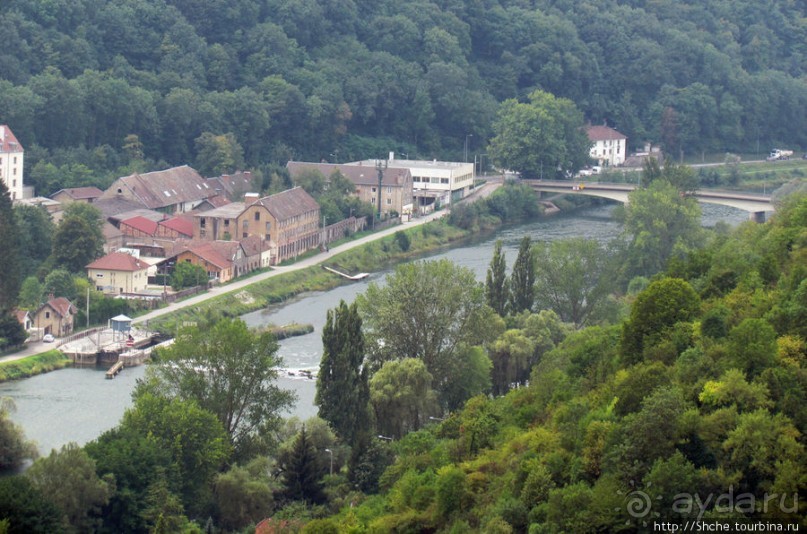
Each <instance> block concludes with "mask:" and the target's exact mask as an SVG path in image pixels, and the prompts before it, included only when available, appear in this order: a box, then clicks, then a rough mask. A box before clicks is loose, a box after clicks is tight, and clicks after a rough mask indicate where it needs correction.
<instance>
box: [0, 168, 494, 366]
mask: <svg viewBox="0 0 807 534" xmlns="http://www.w3.org/2000/svg"><path fill="white" fill-rule="evenodd" d="M501 185H502V184H501V181H500V180H495V179H492V180H489V181H488V182H487V183H485V184H484V185H483V186H482V187H478V188H477V189H476V190H474V191H473V192H472V193H471V194H470V195H468V196H467V197H465V198H464V199H462V201H461V202H474V201H476V200H478V199H481V198H485V197H487V196H488V195H490V194H491V193H492V192H493V191H495V190H496V189H498V188H499V187H500V186H501ZM447 214H448V212H447V211H438V212H435V213H431V214H429V215H425V216H423V217H418V218H416V219H412V220H410V221H409V222H406V223H403V224H399V225H395V226H391V227H389V228H386V229H384V230H381V231H378V232H375V233H372V234H370V235H367V236H364V237H362V238H360V239H356V240H354V241H349V242H347V243H343V244H341V245H339V246H338V247H334V248H332V249H330V250H329V251H327V252H320V253H319V254H316V255H314V256H311V257H309V258H305V259H303V260H300V261H298V262H296V263H293V264H291V265H286V266H282V267H280V266H275V267H273V268H272V270H271V271H267V272H265V273H261V274H258V275H255V276H251V277H249V278H245V279H243V280H236V281H235V282H232V283H229V284H226V285H223V286H215V287H213V288H211V289H210V290H208V291H207V292H206V293H202V294H200V295H197V296H195V297H191V298H189V299H185V300H183V301H180V302H173V303H171V304H169V305H168V306H166V307H164V308H160V309H157V310H154V311H152V312H149V313H147V314H145V315H141V316H140V317H137V318H136V319H134V320H133V321H132V322H133V323H134V324H141V323H144V322H146V321H150V320H153V319H156V318H157V317H162V316H163V315H165V314H168V313H173V312H176V311H177V310H181V309H182V308H185V307H187V306H195V305H196V304H199V303H201V302H204V301H206V300H208V299H211V298H213V297H217V296H219V295H225V294H227V293H232V292H234V291H238V290H241V289H243V288H245V287H247V286H249V285H252V284H255V283H257V282H261V281H263V280H266V279H269V278H272V277H274V276H278V275H281V274H284V273H290V272H294V271H299V270H301V269H306V268H308V267H311V266H314V265H319V264H320V263H323V262H326V261H328V260H329V259H331V258H332V257H333V256H336V255H337V254H341V253H342V252H346V251H348V250H352V249H354V248H356V247H360V246H362V245H364V244H366V243H370V242H372V241H375V240H377V239H381V238H383V237H386V236H388V235H391V234H394V233H395V232H397V231H399V230H405V229H406V228H411V227H414V226H420V225H421V224H426V223H427V222H431V221H434V220H436V219H439V218H441V217H444V216H445V215H447ZM56 346H57V344H56V343H44V342H42V341H37V342H34V343H29V344H27V345H26V347H25V348H24V349H23V350H21V351H19V352H16V353H14V354H11V355H8V356H4V357H2V358H0V363H2V362H8V361H13V360H19V359H21V358H25V357H28V356H33V355H35V354H41V353H43V352H47V351H49V350H52V349H54V348H55V347H56Z"/></svg>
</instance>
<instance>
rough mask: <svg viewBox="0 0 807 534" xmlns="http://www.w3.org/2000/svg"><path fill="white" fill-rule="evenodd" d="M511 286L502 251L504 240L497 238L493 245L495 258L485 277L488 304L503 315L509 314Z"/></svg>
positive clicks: (491, 261)
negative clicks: (508, 305) (508, 304)
mask: <svg viewBox="0 0 807 534" xmlns="http://www.w3.org/2000/svg"><path fill="white" fill-rule="evenodd" d="M509 293H510V286H509V285H508V283H507V262H506V261H505V258H504V254H503V253H502V241H501V239H499V240H496V244H495V245H494V247H493V258H492V259H491V260H490V267H488V274H487V277H486V278H485V299H486V300H487V302H488V306H490V307H491V308H493V310H494V311H495V312H496V313H498V314H499V315H500V316H501V317H504V316H505V315H506V314H507V301H508V300H509Z"/></svg>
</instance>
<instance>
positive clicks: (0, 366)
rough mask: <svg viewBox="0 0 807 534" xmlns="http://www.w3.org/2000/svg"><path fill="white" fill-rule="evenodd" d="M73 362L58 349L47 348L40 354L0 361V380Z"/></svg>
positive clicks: (36, 373)
mask: <svg viewBox="0 0 807 534" xmlns="http://www.w3.org/2000/svg"><path fill="white" fill-rule="evenodd" d="M72 364H73V362H72V361H71V360H70V358H68V357H67V356H65V355H64V353H62V352H61V351H59V350H56V349H54V350H49V351H48V352H43V353H42V354H36V355H34V356H28V357H27V358H22V359H19V360H13V361H10V362H3V363H0V382H6V381H8V380H17V379H20V378H28V377H29V376H34V375H38V374H42V373H48V372H50V371H55V370H56V369H62V368H64V367H69V366H70V365H72Z"/></svg>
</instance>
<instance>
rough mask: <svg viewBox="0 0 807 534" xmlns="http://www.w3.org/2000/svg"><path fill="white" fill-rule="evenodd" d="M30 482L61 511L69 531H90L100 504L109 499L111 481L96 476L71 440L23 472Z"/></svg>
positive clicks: (92, 463) (88, 458)
mask: <svg viewBox="0 0 807 534" xmlns="http://www.w3.org/2000/svg"><path fill="white" fill-rule="evenodd" d="M25 476H26V477H27V478H28V479H29V480H30V481H31V484H32V485H33V486H34V487H35V488H36V489H37V490H39V492H40V493H42V495H43V496H44V497H45V498H46V499H48V500H49V501H50V502H52V503H53V504H55V505H56V506H58V507H59V509H60V510H61V511H62V513H63V514H64V523H65V525H66V526H67V527H68V528H69V530H70V531H73V532H87V531H91V530H93V528H94V527H96V526H97V525H98V523H99V521H97V519H96V518H95V517H94V516H97V515H98V514H99V513H100V511H101V507H102V506H104V505H105V504H107V502H109V497H110V496H111V494H112V492H113V490H114V482H112V481H109V480H102V479H100V478H98V475H97V474H96V471H95V461H94V460H93V459H92V458H90V457H89V455H88V454H87V453H86V452H85V451H84V449H82V448H81V447H79V446H78V445H77V444H75V443H69V444H67V445H64V446H63V447H62V448H61V450H60V451H56V450H52V451H51V453H50V455H49V456H47V457H45V458H40V459H38V460H37V461H36V462H34V464H33V465H32V466H31V467H30V468H29V469H28V470H27V471H26V472H25Z"/></svg>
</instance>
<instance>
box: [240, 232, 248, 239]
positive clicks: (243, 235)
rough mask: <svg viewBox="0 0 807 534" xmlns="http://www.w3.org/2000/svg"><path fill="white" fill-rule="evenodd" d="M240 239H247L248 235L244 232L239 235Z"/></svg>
mask: <svg viewBox="0 0 807 534" xmlns="http://www.w3.org/2000/svg"><path fill="white" fill-rule="evenodd" d="M241 237H243V238H247V237H249V235H247V232H244V233H243V234H241Z"/></svg>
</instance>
